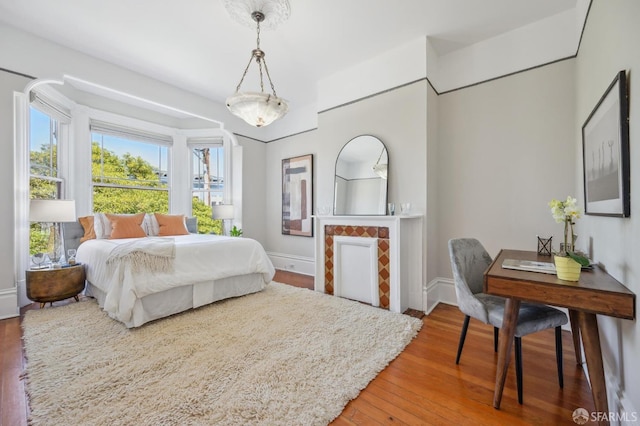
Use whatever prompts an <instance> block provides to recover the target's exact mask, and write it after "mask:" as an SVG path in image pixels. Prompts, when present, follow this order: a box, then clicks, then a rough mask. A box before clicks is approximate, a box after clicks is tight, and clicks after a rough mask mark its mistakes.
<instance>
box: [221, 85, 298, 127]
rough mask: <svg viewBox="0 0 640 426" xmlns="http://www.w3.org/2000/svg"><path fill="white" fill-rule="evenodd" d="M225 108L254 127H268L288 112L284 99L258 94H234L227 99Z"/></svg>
mask: <svg viewBox="0 0 640 426" xmlns="http://www.w3.org/2000/svg"><path fill="white" fill-rule="evenodd" d="M227 108H229V111H231V113H232V114H233V115H235V116H238V117H240V118H242V119H243V120H244V121H246V122H247V123H248V124H250V125H252V126H255V127H263V126H268V125H269V124H271V123H273V122H274V121H275V120H277V119H279V118H282V117H284V115H285V114H286V113H287V111H289V106H288V105H287V102H286V101H285V100H284V99H282V98H278V97H276V96H273V95H269V94H266V93H259V92H244V93H242V92H236V93H235V94H234V95H232V96H229V97H228V98H227Z"/></svg>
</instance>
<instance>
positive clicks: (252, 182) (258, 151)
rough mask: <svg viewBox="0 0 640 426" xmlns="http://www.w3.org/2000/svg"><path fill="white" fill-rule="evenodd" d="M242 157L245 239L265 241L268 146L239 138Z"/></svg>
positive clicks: (243, 227) (243, 229)
mask: <svg viewBox="0 0 640 426" xmlns="http://www.w3.org/2000/svg"><path fill="white" fill-rule="evenodd" d="M238 143H239V144H240V146H242V148H243V150H242V151H243V155H242V160H243V164H242V170H243V176H242V232H243V234H242V235H244V236H245V237H249V238H253V239H255V240H258V241H260V242H264V241H265V235H266V229H265V227H266V220H265V216H266V215H265V204H266V197H265V190H264V189H265V184H264V180H265V173H266V167H265V165H266V162H265V156H266V151H267V146H266V144H264V143H262V142H258V141H255V140H253V139H248V138H244V137H238Z"/></svg>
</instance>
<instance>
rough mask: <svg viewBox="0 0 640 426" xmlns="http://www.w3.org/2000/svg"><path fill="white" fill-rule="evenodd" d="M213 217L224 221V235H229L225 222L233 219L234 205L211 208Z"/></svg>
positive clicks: (215, 205)
mask: <svg viewBox="0 0 640 426" xmlns="http://www.w3.org/2000/svg"><path fill="white" fill-rule="evenodd" d="M211 217H212V218H213V219H220V220H222V235H227V232H226V226H225V221H226V220H229V219H233V218H234V216H233V205H232V204H213V205H212V206H211Z"/></svg>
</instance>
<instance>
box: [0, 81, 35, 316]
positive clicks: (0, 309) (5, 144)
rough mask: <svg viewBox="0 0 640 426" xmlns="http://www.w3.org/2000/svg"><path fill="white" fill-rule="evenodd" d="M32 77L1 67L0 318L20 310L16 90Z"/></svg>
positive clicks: (20, 89)
mask: <svg viewBox="0 0 640 426" xmlns="http://www.w3.org/2000/svg"><path fill="white" fill-rule="evenodd" d="M29 81H30V79H28V78H26V77H22V76H19V75H15V74H12V73H9V72H6V71H3V70H0V147H2V159H1V160H0V182H4V185H2V186H1V188H0V199H2V200H5V202H3V203H2V205H0V218H1V220H0V253H2V256H0V319H2V318H5V317H9V316H14V315H16V314H17V313H18V304H17V300H18V299H17V298H18V295H17V291H16V287H15V286H14V285H15V281H14V274H15V237H14V221H13V218H14V208H15V206H14V203H13V202H12V201H13V200H14V197H15V193H14V185H13V184H14V179H13V176H14V170H15V169H14V147H13V139H14V138H13V132H14V126H13V117H14V109H13V94H14V92H21V91H22V88H23V87H24V86H25V85H26V84H27V83H28V82H29Z"/></svg>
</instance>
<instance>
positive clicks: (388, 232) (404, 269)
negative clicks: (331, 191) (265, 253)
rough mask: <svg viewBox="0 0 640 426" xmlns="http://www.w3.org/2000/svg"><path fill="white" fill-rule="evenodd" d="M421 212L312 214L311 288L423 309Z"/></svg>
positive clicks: (401, 307)
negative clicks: (374, 214) (312, 261)
mask: <svg viewBox="0 0 640 426" xmlns="http://www.w3.org/2000/svg"><path fill="white" fill-rule="evenodd" d="M422 220H423V215H421V214H412V215H399V216H315V217H314V235H315V287H314V288H315V290H316V291H319V292H322V293H326V294H332V295H334V296H340V297H346V298H349V299H353V300H358V301H361V302H363V303H368V304H371V305H373V306H378V307H380V308H383V309H388V310H390V311H392V312H404V311H405V310H406V309H408V308H412V309H418V310H422V306H423V295H422V287H423V283H422V276H423V274H422V268H423V258H422V236H423V231H422Z"/></svg>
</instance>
